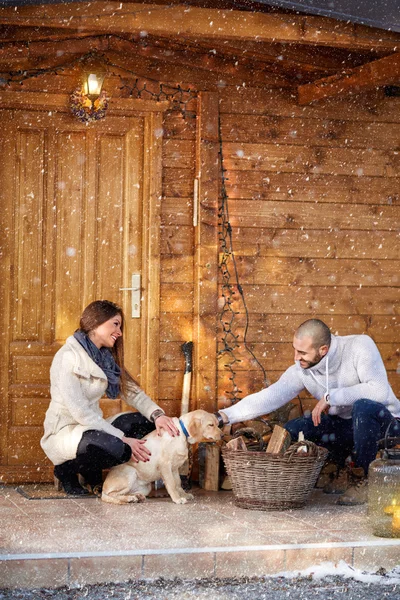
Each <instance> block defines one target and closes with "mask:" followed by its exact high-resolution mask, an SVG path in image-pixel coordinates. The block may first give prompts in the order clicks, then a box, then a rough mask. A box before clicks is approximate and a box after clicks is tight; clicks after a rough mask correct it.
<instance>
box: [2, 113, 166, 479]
mask: <svg viewBox="0 0 400 600" xmlns="http://www.w3.org/2000/svg"><path fill="white" fill-rule="evenodd" d="M1 113H2V115H1V122H2V128H1V132H0V152H1V156H2V161H1V167H0V169H1V171H0V194H1V203H2V204H1V205H2V211H1V212H2V216H1V221H2V237H3V239H2V254H3V256H2V272H1V281H0V287H1V297H0V302H1V307H2V311H3V319H2V321H1V322H2V329H3V331H2V360H1V367H0V368H1V374H2V383H1V397H0V411H1V415H0V419H1V429H0V436H1V445H0V477H1V479H2V480H3V481H35V480H46V479H48V476H49V473H50V468H49V467H50V464H49V462H48V461H47V459H46V458H45V456H44V454H43V452H42V450H41V448H40V445H39V440H40V438H41V436H42V432H43V419H44V415H45V411H46V409H47V406H48V403H49V368H50V364H51V361H52V357H53V355H54V353H55V352H56V351H57V349H58V348H59V347H60V346H61V345H62V344H63V343H64V341H65V339H66V338H67V337H68V336H69V335H71V334H72V333H73V332H74V330H75V329H76V328H77V327H78V324H79V316H80V314H81V312H82V309H83V308H84V307H85V306H86V305H87V304H88V303H89V302H91V301H92V300H95V299H109V300H112V301H114V302H117V303H118V304H121V305H122V306H123V308H124V311H125V314H126V317H127V322H126V333H125V348H126V365H127V367H128V368H129V369H130V371H131V372H132V373H133V374H135V376H136V377H138V378H139V380H141V382H142V385H143V381H144V384H145V385H144V387H146V377H145V376H143V370H145V371H146V372H147V371H148V369H149V359H148V352H147V348H146V347H145V346H146V343H147V341H148V337H147V336H148V322H149V318H150V320H151V321H152V322H153V330H152V334H151V335H152V338H154V310H155V309H154V307H152V311H153V314H150V315H149V311H148V306H149V302H146V298H147V296H148V291H149V277H150V275H149V273H150V271H151V269H152V270H153V271H155V272H157V269H154V266H153V267H151V265H150V264H149V262H148V260H147V256H148V255H149V248H148V247H149V244H151V243H153V244H154V240H153V241H149V233H148V232H149V218H150V216H149V215H150V214H151V210H150V209H151V206H152V197H153V196H154V193H155V185H156V184H155V180H156V179H157V178H156V176H155V173H154V169H155V168H156V167H157V164H158V162H159V160H160V157H158V156H156V155H157V152H154V148H153V147H152V146H151V141H152V139H153V138H154V136H152V135H151V133H152V130H154V128H155V127H156V125H157V123H156V121H157V118H156V117H155V116H154V115H153V116H152V115H150V117H145V116H140V115H138V116H130V117H127V118H123V117H117V116H109V117H107V118H106V119H105V120H104V121H102V122H98V123H95V124H92V125H90V126H86V125H84V124H81V123H79V122H78V121H75V120H73V119H72V118H71V116H69V115H67V114H65V115H63V114H55V115H52V114H51V113H50V114H49V113H48V112H47V111H46V112H44V111H21V110H15V111H13V110H3V111H1ZM149 154H150V155H152V159H151V160H149ZM156 171H157V168H156ZM156 224H157V222H156ZM150 254H152V255H154V248H153V250H152V251H151V253H150ZM132 273H140V274H141V275H142V278H143V279H142V291H143V298H144V300H145V301H144V302H142V317H141V318H132V314H131V295H130V294H131V293H130V292H129V291H122V290H121V288H129V287H131V275H132ZM153 286H154V283H153ZM150 341H154V339H153V340H150ZM156 355H157V352H156V351H155V348H154V347H153V348H152V356H153V359H154V360H156ZM141 376H142V379H141ZM148 391H149V393H153V395H154V389H148ZM103 409H104V412H105V413H106V414H107V415H108V414H110V413H116V412H119V411H120V410H121V409H123V407H122V406H121V403H120V402H119V401H110V400H104V401H103Z"/></svg>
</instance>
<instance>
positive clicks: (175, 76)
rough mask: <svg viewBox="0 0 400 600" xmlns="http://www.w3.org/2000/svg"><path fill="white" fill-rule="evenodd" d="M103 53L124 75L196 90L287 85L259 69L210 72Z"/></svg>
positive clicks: (276, 76)
mask: <svg viewBox="0 0 400 600" xmlns="http://www.w3.org/2000/svg"><path fill="white" fill-rule="evenodd" d="M105 56H106V58H107V59H108V65H109V70H112V68H113V66H114V67H116V68H118V69H119V70H120V71H121V72H123V71H124V70H125V72H126V73H127V76H128V73H130V75H131V76H132V75H136V76H137V77H143V78H147V79H152V80H155V81H161V82H165V83H171V84H176V83H177V82H178V83H180V84H181V83H186V84H187V85H189V84H193V85H195V86H196V89H198V90H200V89H215V90H216V89H219V88H220V87H224V86H225V85H243V83H244V84H245V85H246V86H253V87H265V86H266V85H268V86H270V87H272V86H274V87H276V86H288V81H287V79H286V78H285V77H281V76H279V75H275V74H270V73H263V74H262V75H261V76H260V74H259V72H258V71H257V72H254V74H252V73H251V72H248V73H239V75H233V74H228V73H214V72H211V71H207V70H205V69H202V70H200V69H198V68H196V67H194V66H193V67H189V66H186V65H181V64H171V63H168V62H165V61H155V60H153V59H151V58H144V57H143V56H138V55H134V54H131V55H130V56H126V55H123V54H121V53H119V52H115V51H114V52H111V51H110V52H107V53H105Z"/></svg>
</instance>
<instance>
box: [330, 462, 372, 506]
mask: <svg viewBox="0 0 400 600" xmlns="http://www.w3.org/2000/svg"><path fill="white" fill-rule="evenodd" d="M367 500H368V479H367V478H366V477H365V473H364V469H362V468H361V467H354V468H352V469H351V471H350V487H349V488H348V489H347V490H346V492H345V493H344V494H343V495H342V496H340V498H339V499H338V501H337V504H340V505H341V506H358V505H360V504H365V503H366V502H367Z"/></svg>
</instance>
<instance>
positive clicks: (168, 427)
mask: <svg viewBox="0 0 400 600" xmlns="http://www.w3.org/2000/svg"><path fill="white" fill-rule="evenodd" d="M154 424H155V426H156V429H157V434H158V435H162V434H163V431H166V432H167V433H169V434H170V435H172V437H175V436H176V435H180V431H179V429H177V427H176V425H175V423H174V421H173V420H172V419H171V417H167V415H160V416H159V417H157V418H156V420H155V423H154Z"/></svg>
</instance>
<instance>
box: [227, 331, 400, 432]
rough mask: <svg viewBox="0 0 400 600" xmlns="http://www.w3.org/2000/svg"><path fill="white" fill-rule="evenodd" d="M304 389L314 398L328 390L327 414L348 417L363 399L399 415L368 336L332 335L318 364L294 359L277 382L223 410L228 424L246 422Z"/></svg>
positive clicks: (397, 406)
mask: <svg viewBox="0 0 400 600" xmlns="http://www.w3.org/2000/svg"><path fill="white" fill-rule="evenodd" d="M304 389H306V390H307V391H308V392H309V393H310V394H311V395H312V396H314V398H315V399H316V400H320V399H321V398H322V397H323V395H324V394H325V392H329V395H330V404H331V408H330V410H329V414H330V415H337V416H339V417H342V418H343V419H350V418H351V412H352V405H353V404H354V402H355V401H356V400H361V399H363V398H365V399H368V400H374V401H375V402H380V403H381V404H383V405H384V406H386V408H387V409H388V410H389V411H390V412H391V413H392V414H393V415H394V416H396V417H400V402H399V400H398V399H397V398H396V396H395V395H394V393H393V391H392V388H391V387H390V384H389V382H388V378H387V373H386V369H385V366H384V364H383V360H382V357H381V355H380V353H379V350H378V348H377V347H376V345H375V342H374V341H373V340H372V339H371V338H370V337H369V336H368V335H348V336H335V335H332V342H331V345H330V348H329V351H328V353H327V354H326V355H325V356H324V357H323V358H322V360H321V361H320V362H319V363H318V364H317V365H314V366H313V367H310V368H309V369H302V368H301V367H300V364H299V363H298V361H296V362H295V364H294V365H292V366H291V367H289V368H288V369H287V370H286V371H285V372H284V373H283V375H282V376H281V377H280V378H279V380H278V381H277V382H276V383H274V384H272V385H271V386H269V387H268V388H265V389H263V390H261V391H260V392H257V393H255V394H250V395H249V396H246V397H245V398H243V400H241V401H239V402H238V403H237V404H234V405H233V406H230V407H229V408H224V409H223V411H222V412H224V413H225V414H226V415H227V417H228V418H229V421H230V422H231V423H237V422H238V421H247V420H248V419H254V418H256V417H258V416H260V415H266V414H269V413H271V412H273V411H274V410H277V409H278V408H280V407H281V406H283V405H284V404H286V403H287V402H289V401H290V400H292V399H293V398H295V397H296V396H297V395H298V394H299V393H300V392H301V391H302V390H304Z"/></svg>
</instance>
